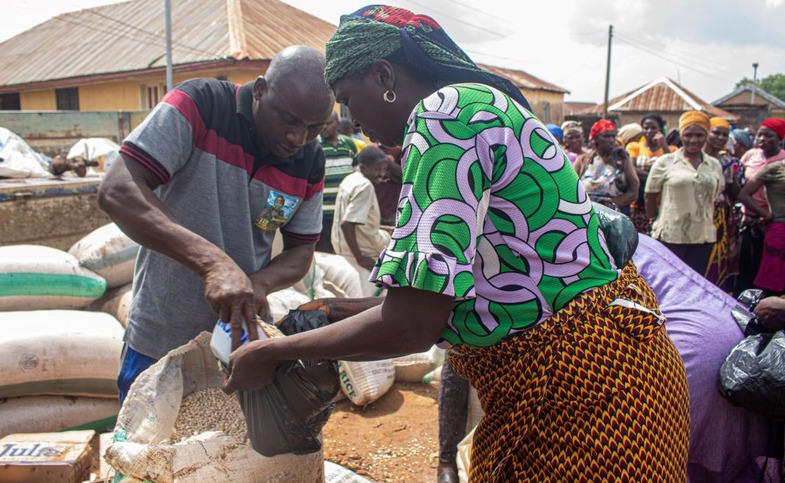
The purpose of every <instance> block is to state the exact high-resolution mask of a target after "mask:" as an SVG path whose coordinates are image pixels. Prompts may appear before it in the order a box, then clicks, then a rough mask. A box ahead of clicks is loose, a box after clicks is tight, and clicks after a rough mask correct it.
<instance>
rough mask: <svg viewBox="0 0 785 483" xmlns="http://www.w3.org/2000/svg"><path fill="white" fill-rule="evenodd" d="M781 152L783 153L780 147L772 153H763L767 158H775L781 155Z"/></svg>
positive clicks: (771, 151)
mask: <svg viewBox="0 0 785 483" xmlns="http://www.w3.org/2000/svg"><path fill="white" fill-rule="evenodd" d="M780 151H781V150H780V147H779V146H777V147H776V149H772V150H770V151H765V150H764V151H763V155H764V156H766V157H767V158H773V157H774V156H776V155H778V154H780Z"/></svg>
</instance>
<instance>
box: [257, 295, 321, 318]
mask: <svg viewBox="0 0 785 483" xmlns="http://www.w3.org/2000/svg"><path fill="white" fill-rule="evenodd" d="M310 300H311V299H310V298H308V296H307V295H305V294H302V293H300V292H298V291H297V290H295V289H293V288H286V289H283V290H279V291H277V292H273V293H271V294H269V295H267V303H268V304H269V305H270V317H271V318H272V320H281V319H282V318H284V317H286V314H288V313H289V311H290V310H294V309H296V308H297V307H299V306H301V305H302V304H304V303H306V302H309V301H310Z"/></svg>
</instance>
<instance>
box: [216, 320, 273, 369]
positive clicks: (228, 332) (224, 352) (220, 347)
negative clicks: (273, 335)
mask: <svg viewBox="0 0 785 483" xmlns="http://www.w3.org/2000/svg"><path fill="white" fill-rule="evenodd" d="M257 332H258V333H259V338H260V339H267V338H268V337H267V334H265V333H264V331H263V330H262V329H261V328H259V330H258V331H257ZM246 342H248V326H247V325H245V323H244V322H243V331H242V334H241V335H240V345H243V344H245V343H246ZM210 349H211V350H212V351H213V355H215V358H216V359H218V360H219V361H221V363H223V365H224V366H229V355H231V353H232V326H231V324H229V323H228V322H224V321H223V320H221V319H218V322H216V323H215V328H214V329H213V336H212V338H211V339H210Z"/></svg>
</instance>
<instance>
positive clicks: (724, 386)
mask: <svg viewBox="0 0 785 483" xmlns="http://www.w3.org/2000/svg"><path fill="white" fill-rule="evenodd" d="M761 295H762V292H761V291H760V290H745V291H744V292H742V293H741V295H739V297H738V300H739V302H740V303H741V304H743V305H744V306H742V305H737V306H736V307H734V308H733V310H732V315H733V318H734V319H735V320H736V323H737V324H739V327H740V328H741V329H742V331H744V335H745V336H746V337H745V338H744V340H742V341H741V342H739V343H738V344H736V346H735V347H734V348H733V349H732V350H731V352H730V354H729V355H728V357H727V358H726V359H725V362H723V363H722V366H721V367H720V386H721V390H722V394H723V395H724V396H725V397H726V398H727V399H728V400H729V401H730V402H731V403H732V404H733V405H735V406H740V407H743V408H745V409H748V410H750V411H754V412H756V413H760V414H762V415H764V416H766V417H769V418H771V419H774V420H777V421H785V331H782V330H780V331H777V332H774V333H765V332H763V330H762V328H761V327H760V325H759V324H758V323H757V320H756V317H755V314H754V313H753V312H752V311H753V310H754V309H755V306H757V305H758V302H760V299H761Z"/></svg>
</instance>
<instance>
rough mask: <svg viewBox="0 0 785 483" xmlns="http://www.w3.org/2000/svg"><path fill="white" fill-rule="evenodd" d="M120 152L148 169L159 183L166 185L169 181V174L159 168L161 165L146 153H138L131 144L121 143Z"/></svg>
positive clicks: (161, 167) (162, 168)
mask: <svg viewBox="0 0 785 483" xmlns="http://www.w3.org/2000/svg"><path fill="white" fill-rule="evenodd" d="M120 152H121V153H123V154H125V155H126V156H128V157H130V158H131V159H133V160H134V161H136V162H138V163H139V164H141V165H142V166H144V167H145V168H147V169H149V170H150V171H151V172H152V173H153V174H154V175H156V176H157V177H158V179H160V180H161V183H163V184H166V183H167V182H168V181H169V172H168V171H166V169H165V168H164V167H163V166H161V163H159V162H158V161H157V160H156V159H155V158H153V157H151V156H150V155H148V154H147V153H145V152H143V151H140V150H139V149H137V148H136V147H135V146H133V145H132V144H129V143H123V145H122V146H120Z"/></svg>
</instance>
